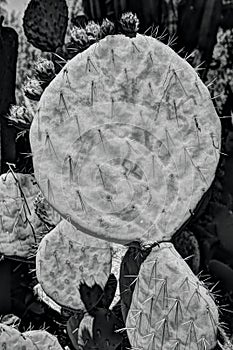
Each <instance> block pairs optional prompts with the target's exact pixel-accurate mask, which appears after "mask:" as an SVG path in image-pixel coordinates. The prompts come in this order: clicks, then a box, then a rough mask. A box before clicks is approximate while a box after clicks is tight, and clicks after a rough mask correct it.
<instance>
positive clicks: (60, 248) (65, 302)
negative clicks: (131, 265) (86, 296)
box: [36, 220, 112, 310]
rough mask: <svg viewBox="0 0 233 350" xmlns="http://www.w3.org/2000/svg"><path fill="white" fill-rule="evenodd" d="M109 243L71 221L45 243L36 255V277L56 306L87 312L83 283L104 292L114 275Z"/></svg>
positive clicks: (59, 228) (46, 237) (43, 242)
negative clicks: (83, 300) (82, 296)
mask: <svg viewBox="0 0 233 350" xmlns="http://www.w3.org/2000/svg"><path fill="white" fill-rule="evenodd" d="M111 259H112V257H111V249H110V246H109V244H108V243H107V242H104V241H102V240H98V239H95V238H90V237H89V236H87V235H84V234H83V233H81V232H80V231H78V230H77V229H76V228H75V227H74V226H73V225H71V224H70V223H69V222H68V221H66V220H63V221H61V222H60V223H59V224H58V225H57V226H56V227H55V228H54V229H53V230H52V231H50V233H49V234H47V235H46V236H45V237H44V238H43V239H42V241H41V243H40V245H39V248H38V251H37V255H36V274H37V278H38V281H39V282H40V284H41V286H42V288H43V290H44V291H45V293H46V294H47V295H48V296H49V297H50V298H52V299H53V300H54V301H55V302H56V303H58V304H59V305H62V306H64V307H70V308H72V309H75V310H77V309H83V308H84V305H83V303H82V301H81V298H80V294H79V287H80V284H81V283H85V284H86V285H87V286H89V287H92V286H93V285H95V284H98V285H99V286H100V287H101V288H102V289H103V288H104V286H105V284H106V282H107V280H108V277H109V274H110V272H111Z"/></svg>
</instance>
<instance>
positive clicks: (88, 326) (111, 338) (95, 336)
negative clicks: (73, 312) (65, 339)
mask: <svg viewBox="0 0 233 350" xmlns="http://www.w3.org/2000/svg"><path fill="white" fill-rule="evenodd" d="M69 327H70V331H71V329H73V331H72V334H71V339H72V343H73V345H74V347H75V349H79V347H78V346H80V348H81V349H85V350H91V349H96V350H115V349H116V348H117V347H118V345H119V344H120V343H121V342H122V340H123V336H122V334H121V333H117V332H116V331H117V330H119V329H121V328H122V327H123V324H122V322H121V321H120V320H118V318H117V317H116V316H115V314H114V313H113V312H112V311H111V310H108V309H105V308H98V309H97V310H96V312H95V316H94V317H92V316H89V315H87V314H86V315H85V316H84V317H83V319H82V320H81V322H80V319H77V321H75V319H74V318H73V320H72V325H69ZM69 334H70V332H69Z"/></svg>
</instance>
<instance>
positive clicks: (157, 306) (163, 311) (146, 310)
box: [126, 243, 219, 350]
mask: <svg viewBox="0 0 233 350" xmlns="http://www.w3.org/2000/svg"><path fill="white" fill-rule="evenodd" d="M218 325H219V317H218V309H217V306H216V304H215V302H214V300H213V298H212V296H211V295H210V292H209V291H208V290H207V289H206V288H205V287H204V285H203V284H202V283H201V282H200V281H199V280H198V278H197V277H196V276H195V275H194V274H193V272H192V271H191V269H190V268H189V267H188V265H187V264H186V263H185V261H184V260H183V259H182V258H181V256H180V255H179V254H178V253H177V252H176V250H175V249H174V247H173V245H172V244H171V243H161V245H160V247H156V248H153V250H152V251H151V253H150V254H149V256H148V257H147V259H146V260H145V261H144V262H143V264H142V265H141V268H140V272H139V275H138V279H137V282H136V286H135V290H134V293H133V298H132V302H131V306H130V310H129V313H128V316H127V320H126V328H127V333H128V337H129V340H130V343H131V345H132V347H133V348H137V349H138V348H141V349H153V350H156V349H163V350H165V349H171V348H172V349H173V348H174V349H181V350H182V349H186V348H187V347H188V348H189V349H196V348H197V346H198V347H199V346H200V348H205V349H213V348H214V347H215V345H216V343H217V331H218Z"/></svg>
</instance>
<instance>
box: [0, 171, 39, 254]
mask: <svg viewBox="0 0 233 350" xmlns="http://www.w3.org/2000/svg"><path fill="white" fill-rule="evenodd" d="M15 176H16V178H17V181H18V183H17V181H16V180H15V178H14V176H13V175H12V174H11V173H8V174H2V175H1V176H0V253H1V254H4V255H15V256H18V257H27V256H29V255H31V254H32V253H35V247H34V246H35V243H39V240H40V233H42V231H43V227H42V223H41V221H40V220H39V218H38V217H37V215H36V214H35V212H34V206H33V201H34V198H35V196H36V195H37V194H38V193H39V191H40V190H39V187H38V185H37V184H36V182H35V179H34V178H33V177H32V176H31V175H25V174H15ZM20 188H21V189H22V193H23V195H22V193H21V191H20ZM24 198H25V199H26V202H25V199H24ZM34 234H35V235H36V241H37V242H35V237H34Z"/></svg>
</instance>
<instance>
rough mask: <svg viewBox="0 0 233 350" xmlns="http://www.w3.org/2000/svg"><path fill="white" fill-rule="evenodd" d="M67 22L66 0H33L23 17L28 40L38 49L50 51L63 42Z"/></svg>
mask: <svg viewBox="0 0 233 350" xmlns="http://www.w3.org/2000/svg"><path fill="white" fill-rule="evenodd" d="M67 24H68V8H67V5H66V1H65V0H53V1H47V0H31V1H30V2H29V4H28V7H27V9H26V11H25V13H24V18H23V27H24V33H25V35H26V37H27V39H28V41H29V42H30V43H31V44H32V45H34V46H35V47H37V48H38V49H40V50H42V51H49V52H53V51H55V50H56V48H57V47H58V46H61V45H62V44H63V42H64V38H65V33H66V28H67Z"/></svg>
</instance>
